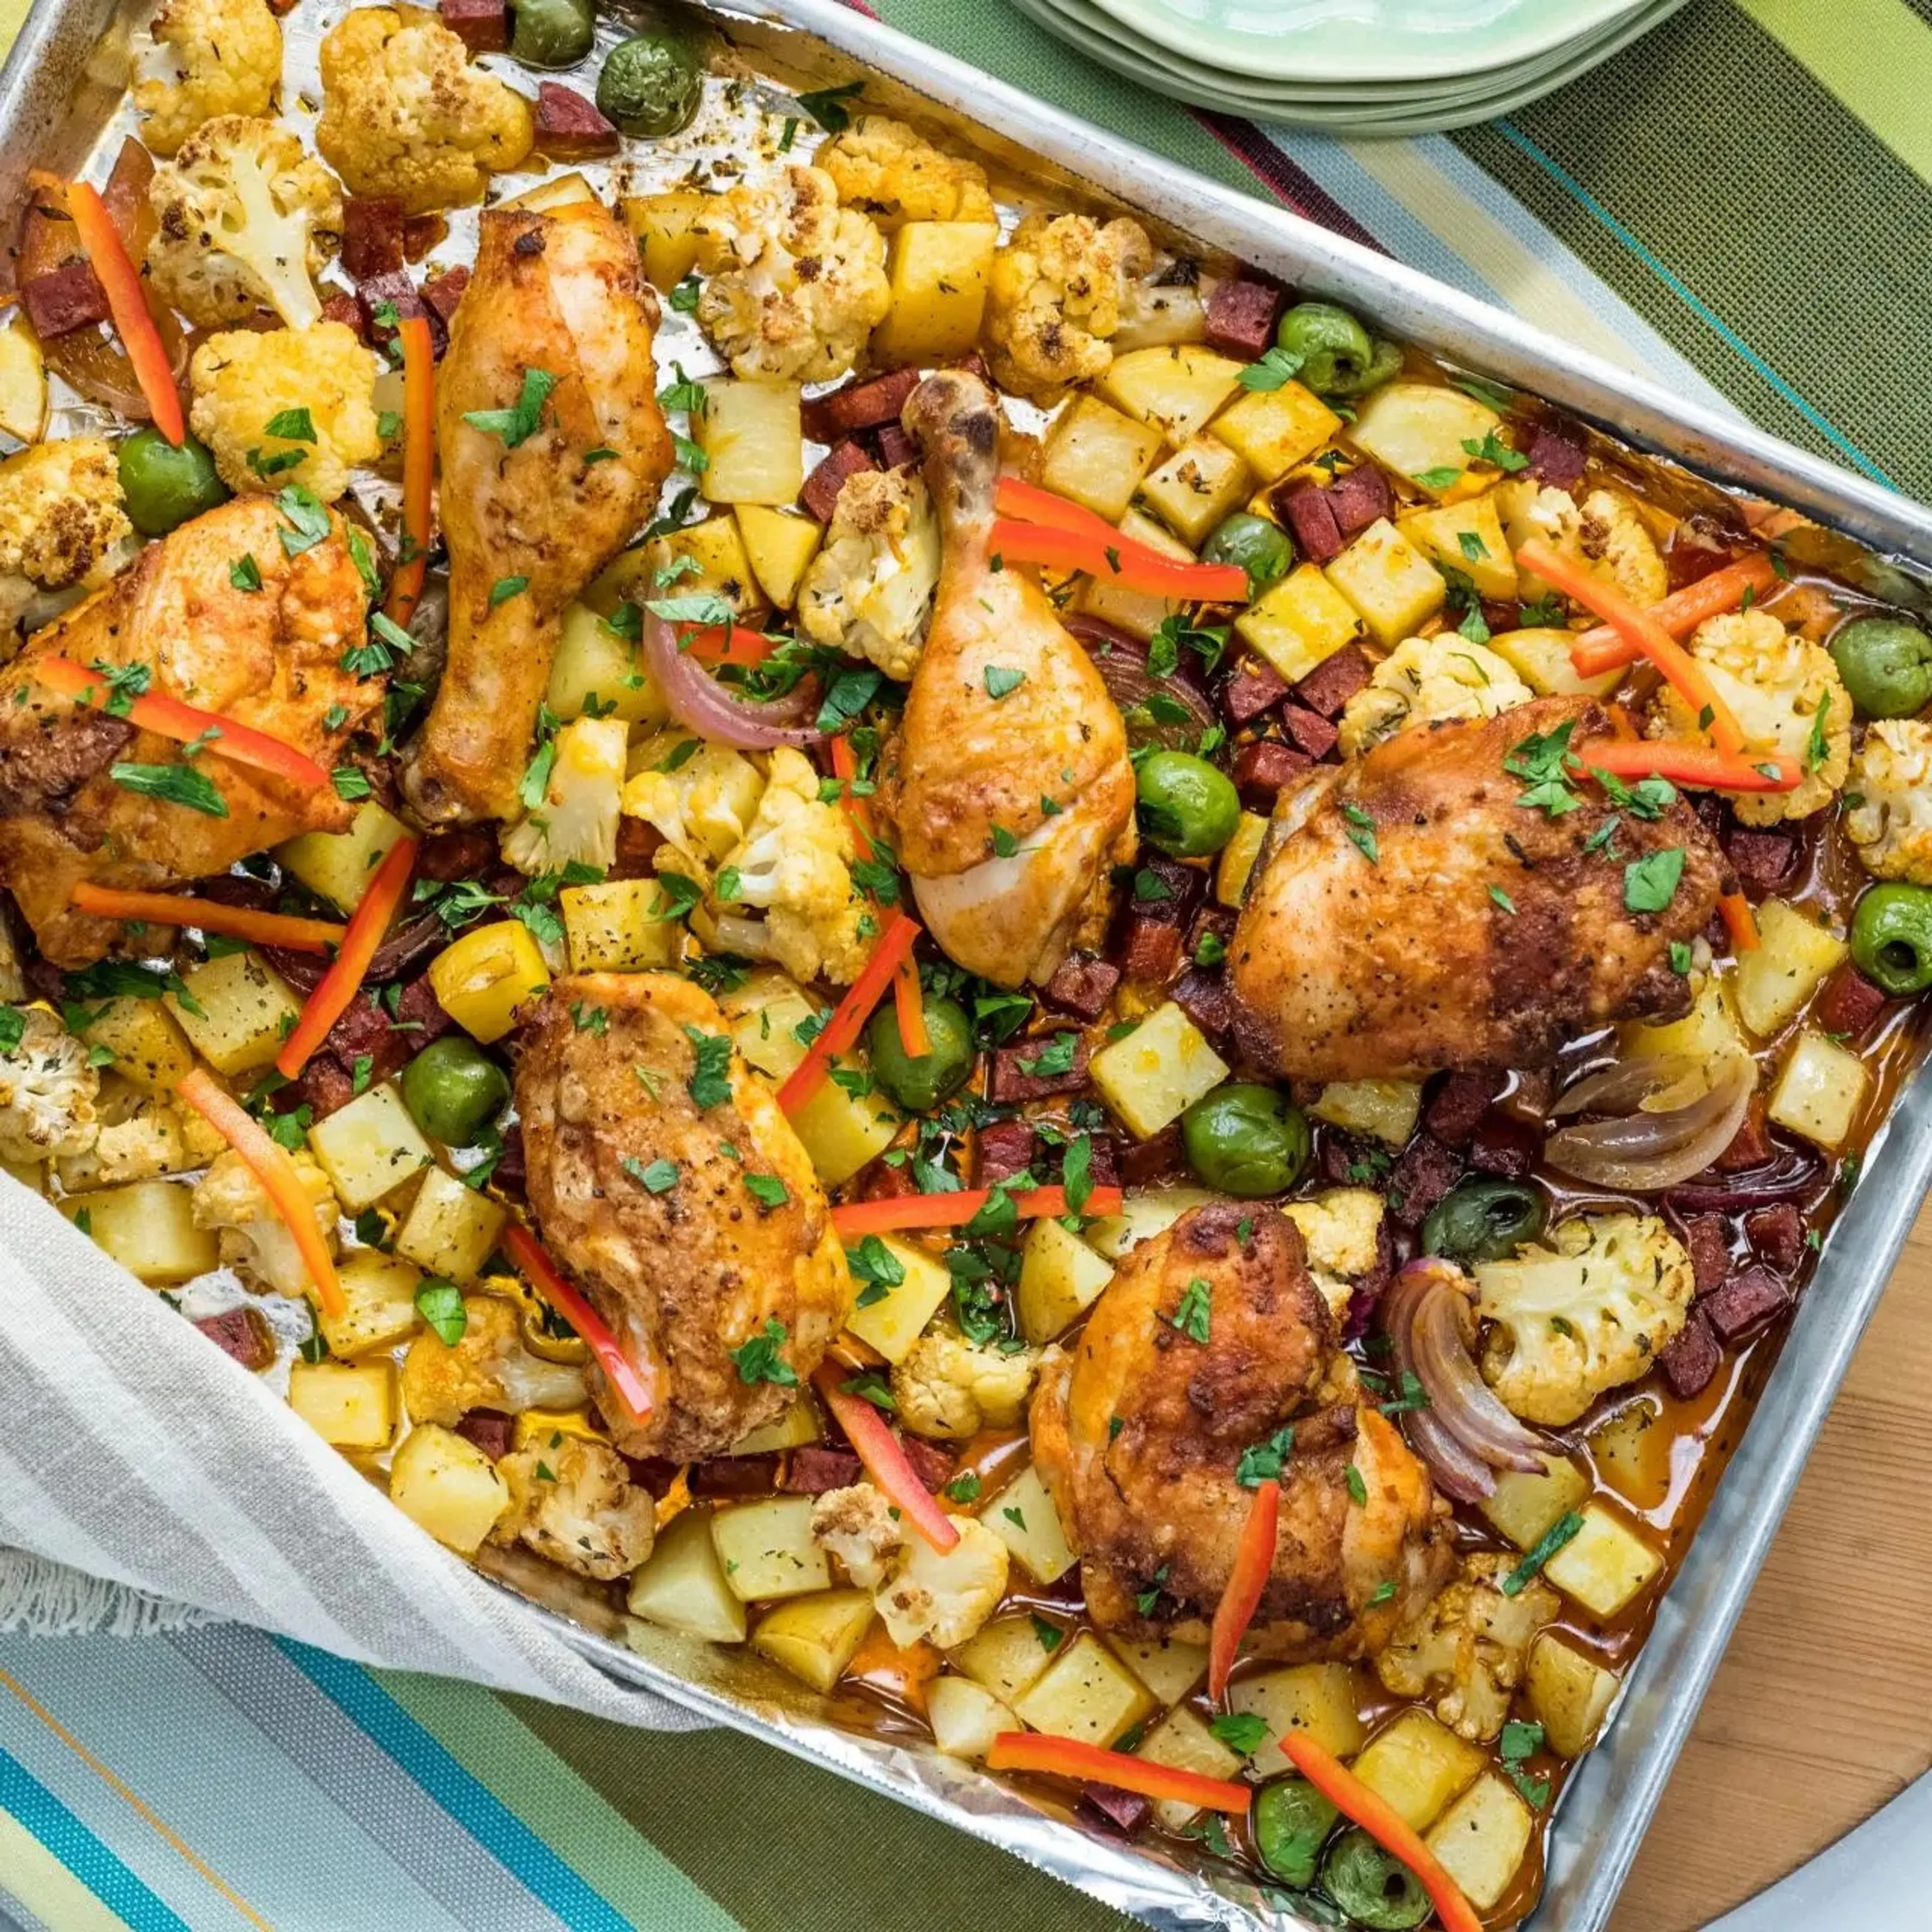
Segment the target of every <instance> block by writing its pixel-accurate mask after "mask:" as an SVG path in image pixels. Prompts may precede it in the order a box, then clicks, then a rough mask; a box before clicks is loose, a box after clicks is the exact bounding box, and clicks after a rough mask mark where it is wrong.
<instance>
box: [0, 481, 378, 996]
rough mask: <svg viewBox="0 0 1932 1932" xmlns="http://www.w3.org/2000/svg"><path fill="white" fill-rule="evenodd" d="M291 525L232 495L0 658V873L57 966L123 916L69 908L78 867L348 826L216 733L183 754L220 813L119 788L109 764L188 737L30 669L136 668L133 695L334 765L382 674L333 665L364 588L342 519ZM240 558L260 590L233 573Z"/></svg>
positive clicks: (343, 809)
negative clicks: (66, 661) (58, 665)
mask: <svg viewBox="0 0 1932 1932" xmlns="http://www.w3.org/2000/svg"><path fill="white" fill-rule="evenodd" d="M284 537H287V538H289V540H290V543H300V542H302V541H303V539H302V535H299V533H298V532H296V530H295V529H293V526H291V525H290V523H289V521H288V520H287V518H286V517H284V515H283V514H282V512H281V510H279V509H278V508H277V507H276V505H275V500H274V499H272V498H271V497H268V496H238V497H236V499H234V501H233V502H229V503H224V504H223V505H221V506H220V508H218V509H214V510H210V511H208V513H207V514H205V515H204V516H200V517H196V518H195V519H194V520H193V521H192V522H191V523H184V524H182V525H181V527H180V528H179V529H176V530H175V531H174V532H172V534H171V535H168V536H166V537H164V538H162V540H161V541H160V542H158V543H152V544H148V546H147V547H146V548H145V549H144V550H142V552H141V553H140V554H139V556H137V557H136V559H135V560H134V561H133V563H131V564H130V565H129V566H128V567H127V569H125V570H124V571H122V572H121V574H120V575H119V576H118V577H115V580H113V582H112V583H109V584H107V585H105V586H103V587H102V588H101V589H100V590H98V591H97V592H95V594H94V595H92V596H91V597H90V598H88V599H87V600H86V602H85V603H83V604H77V605H76V606H75V607H74V609H73V610H70V611H69V612H68V613H67V614H66V615H65V616H63V617H61V618H59V619H57V620H56V621H55V622H53V623H52V624H49V625H48V626H47V627H46V628H45V629H44V630H43V631H40V632H38V633H37V634H36V635H35V636H34V637H33V638H32V639H31V640H30V641H29V642H28V644H27V645H26V648H25V649H23V651H22V652H21V653H20V655H19V656H18V657H17V658H14V659H13V661H12V662H11V663H10V664H8V665H7V667H6V669H5V672H4V673H0V884H4V885H5V886H7V888H8V889H10V891H11V892H13V896H14V898H15V899H16V900H17V901H18V903H19V904H20V910H21V911H22V912H23V913H25V914H26V918H27V920H28V924H30V925H31V926H32V927H33V929H34V935H35V936H36V937H37V938H38V940H39V941H40V950H41V951H42V952H43V953H44V954H45V955H46V957H47V958H48V959H50V960H52V962H54V964H55V965H57V966H83V965H86V964H87V963H88V962H89V961H90V960H95V959H99V958H100V957H101V955H102V954H103V953H105V952H106V951H107V950H108V948H109V947H110V946H111V945H112V944H113V943H114V942H115V940H116V939H118V938H120V937H121V935H122V932H123V931H124V929H123V928H122V927H121V925H120V924H119V923H118V922H116V921H114V920H112V919H97V918H92V917H90V916H88V915H86V914H84V913H77V912H74V911H72V910H69V908H68V897H69V895H70V894H71V892H73V889H74V886H75V885H76V884H77V883H79V882H80V881H81V880H91V881H92V883H95V884H97V885H103V886H119V887H121V888H123V889H130V890H142V891H151V890H154V889H158V888H160V887H164V886H173V885H178V884H180V883H181V882H182V881H184V880H189V879H199V878H205V877H208V875H209V874H212V873H217V872H225V871H226V870H227V869H228V868H229V866H230V865H233V863H234V862H235V861H236V859H239V858H241V857H242V856H245V854H246V853H251V852H259V851H260V850H262V849H263V847H265V846H269V845H273V844H278V843H279V842H280V841H281V840H283V839H284V838H293V837H295V835H296V834H297V833H298V832H340V831H342V830H344V829H346V828H347V826H348V823H349V821H350V817H351V816H352V814H353V807H352V806H350V805H347V804H345V803H344V802H343V800H342V799H340V798H339V797H338V796H337V795H336V793H335V790H334V788H333V787H330V786H326V785H325V786H323V787H321V788H320V789H319V790H308V789H305V788H304V787H301V786H299V785H296V784H292V783H290V781H288V780H287V779H285V778H278V777H275V776H274V775H272V774H271V773H269V772H264V771H261V770H258V769H257V768H256V767H255V766H252V765H245V764H239V763H236V761H235V760H233V759H232V758H226V757H223V756H222V753H221V743H220V739H215V740H214V742H211V744H209V745H208V746H207V747H206V748H205V749H204V750H202V751H199V753H198V754H196V756H195V757H194V758H193V760H191V763H192V765H193V769H194V770H195V771H196V772H198V773H199V775H201V776H202V777H203V778H207V779H208V780H210V781H211V782H212V783H213V784H214V787H215V790H217V792H219V793H220V802H221V804H222V806H223V812H222V814H220V815H219V816H217V815H215V814H213V813H211V812H209V811H201V810H197V809H196V808H193V807H192V806H190V805H182V804H177V803H175V802H172V800H170V799H166V798H162V797H157V796H152V795H151V794H148V793H143V792H139V791H135V790H130V789H129V788H128V787H127V785H125V784H122V783H121V782H120V781H118V780H117V779H116V778H115V777H114V776H113V768H114V767H115V766H118V765H144V766H172V765H178V764H180V763H182V762H183V757H184V754H183V752H182V748H181V745H179V744H178V742H175V740H174V739H170V738H164V737H161V736H158V735H157V733H154V732H151V731H145V730H139V729H137V728H136V727H135V725H134V724H133V723H132V722H131V721H130V720H129V719H128V718H124V717H118V718H117V717H115V716H113V715H111V712H110V710H109V709H107V707H106V706H102V705H100V704H89V705H83V704H80V703H77V702H76V701H75V700H74V699H72V698H68V697H56V696H55V694H54V693H53V692H52V691H49V690H47V689H46V688H44V687H43V685H40V684H38V683H37V682H36V681H35V677H34V667H35V666H36V665H37V664H38V663H39V662H40V661H41V660H42V659H43V658H49V657H65V658H72V659H74V661H76V662H77V663H79V664H84V665H86V666H88V667H90V668H92V667H95V666H97V665H99V666H105V667H110V668H112V669H114V670H120V669H121V667H133V666H140V667H143V668H144V669H145V672H146V678H145V685H142V680H141V679H140V677H139V673H131V672H130V681H129V683H128V685H127V688H128V690H129V692H130V694H134V692H135V691H136V687H137V686H139V687H140V688H145V690H146V691H148V692H150V693H153V694H158V695H161V696H166V697H175V698H179V699H181V700H183V701H184V702H185V703H189V704H193V705H196V706H199V707H200V708H202V709H204V710H207V711H217V712H220V713H222V715H223V716H225V717H229V718H233V719H234V720H235V721H236V722H237V723H238V724H247V725H250V726H252V727H254V729H255V730H258V731H265V732H266V733H269V736H272V737H275V738H278V739H281V741H282V742H283V743H284V744H286V745H290V746H292V747H293V748H294V749H295V750H296V751H301V752H303V753H305V754H306V755H307V756H308V757H311V758H313V759H314V760H315V761H316V762H317V763H318V764H320V765H321V766H323V768H324V769H329V768H330V767H332V766H333V765H334V764H335V762H336V760H337V758H338V756H339V754H340V753H341V748H342V745H343V744H344V742H345V741H346V739H347V737H348V736H349V734H350V733H351V732H352V731H353V730H355V728H356V726H357V725H358V724H360V723H361V722H362V720H363V718H364V717H365V715H367V714H368V712H371V711H372V710H375V709H379V708H380V706H381V703H382V700H383V680H382V679H380V678H371V679H360V678H358V677H356V676H354V675H353V673H350V671H347V670H344V668H343V664H342V658H343V654H344V652H346V651H347V650H349V649H351V648H352V647H353V646H355V645H357V644H359V643H362V640H363V636H364V631H363V622H364V616H365V606H366V604H367V601H368V600H367V595H366V593H365V590H364V588H363V583H362V573H361V572H360V571H359V570H358V569H357V568H356V560H355V559H354V557H353V556H352V555H351V554H350V548H349V544H348V541H347V536H346V534H345V526H344V524H343V523H342V522H341V520H340V519H339V518H338V517H335V516H331V517H329V527H328V530H327V532H326V534H325V535H321V536H320V537H319V538H316V539H315V540H314V541H309V542H308V543H307V544H305V547H302V548H301V549H299V550H297V552H296V554H295V555H293V556H290V554H289V551H288V548H287V546H286V545H285V544H284V542H283V541H282V539H283V538H284ZM251 557H252V558H253V559H254V564H255V569H256V572H257V574H259V576H260V589H243V588H242V586H241V585H240V584H239V583H236V580H234V578H233V577H231V575H230V574H229V573H230V571H232V570H233V569H235V568H237V567H238V566H239V565H240V564H241V563H242V561H243V560H244V559H247V558H251ZM149 937H150V938H151V937H152V935H149ZM149 950H152V948H151V946H150V947H149Z"/></svg>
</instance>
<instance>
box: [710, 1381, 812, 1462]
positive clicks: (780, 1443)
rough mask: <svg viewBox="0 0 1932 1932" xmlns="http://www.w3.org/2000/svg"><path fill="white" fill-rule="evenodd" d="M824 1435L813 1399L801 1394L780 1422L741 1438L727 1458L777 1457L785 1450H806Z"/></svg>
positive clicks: (766, 1425)
mask: <svg viewBox="0 0 1932 1932" xmlns="http://www.w3.org/2000/svg"><path fill="white" fill-rule="evenodd" d="M824 1433H825V1430H824V1427H823V1424H821V1423H820V1421H819V1419H818V1412H817V1409H814V1407H813V1406H812V1403H811V1397H809V1396H808V1395H803V1394H801V1395H800V1396H799V1397H798V1399H797V1400H796V1401H795V1402H793V1404H792V1405H791V1406H790V1408H789V1409H787V1410H786V1411H785V1412H784V1414H783V1415H781V1416H780V1417H779V1418H778V1420H777V1421H775V1422H767V1423H766V1424H764V1425H763V1427H761V1428H758V1429H754V1430H752V1431H751V1434H750V1435H748V1436H740V1437H739V1439H738V1440H737V1441H736V1442H734V1443H733V1444H732V1445H731V1446H730V1448H728V1449H727V1450H726V1451H724V1454H726V1455H727V1456H771V1455H775V1454H777V1452H778V1451H779V1450H781V1449H802V1448H804V1447H805V1445H806V1444H807V1443H808V1442H819V1441H820V1440H821V1439H823V1436H824Z"/></svg>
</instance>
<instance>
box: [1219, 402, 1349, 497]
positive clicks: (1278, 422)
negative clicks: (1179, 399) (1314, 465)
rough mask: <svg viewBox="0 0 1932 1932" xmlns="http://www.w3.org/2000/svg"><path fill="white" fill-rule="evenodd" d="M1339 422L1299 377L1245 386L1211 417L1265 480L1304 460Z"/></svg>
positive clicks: (1226, 439)
mask: <svg viewBox="0 0 1932 1932" xmlns="http://www.w3.org/2000/svg"><path fill="white" fill-rule="evenodd" d="M1341 426H1342V419H1341V418H1340V416H1337V414H1336V413H1335V412H1334V410H1331V408H1330V407H1328V404H1326V403H1325V402H1324V401H1322V398H1320V397H1319V396H1318V395H1316V393H1315V392H1314V391H1313V390H1312V389H1306V388H1304V386H1302V385H1301V383H1283V385H1282V386H1281V387H1280V389H1249V390H1247V391H1245V392H1244V393H1243V394H1242V395H1241V398H1239V399H1238V401H1235V402H1234V403H1232V404H1230V405H1229V407H1227V408H1226V409H1225V410H1223V411H1222V412H1221V413H1220V415H1219V416H1217V417H1216V418H1215V419H1214V423H1213V425H1211V431H1212V434H1214V435H1216V436H1217V437H1220V439H1221V440H1222V441H1223V443H1226V445H1227V446H1228V447H1229V449H1232V450H1233V451H1234V452H1235V454H1236V455H1238V456H1240V457H1241V458H1243V459H1244V460H1245V461H1246V462H1247V466H1248V467H1249V468H1250V469H1252V470H1253V472H1255V474H1256V475H1257V476H1258V477H1259V478H1261V480H1262V481H1263V482H1264V483H1272V482H1273V481H1274V480H1275V478H1277V477H1278V476H1283V475H1286V474H1287V473H1288V472H1289V470H1291V469H1293V468H1294V467H1295V465H1296V464H1297V463H1305V462H1307V460H1308V459H1309V458H1310V457H1311V456H1313V455H1314V454H1315V452H1316V451H1317V450H1318V449H1320V448H1321V447H1322V445H1323V444H1324V443H1326V442H1327V441H1328V439H1329V438H1330V437H1332V436H1333V435H1334V434H1335V432H1336V431H1337V430H1338V429H1340V428H1341Z"/></svg>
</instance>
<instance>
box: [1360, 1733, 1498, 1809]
mask: <svg viewBox="0 0 1932 1932" xmlns="http://www.w3.org/2000/svg"><path fill="white" fill-rule="evenodd" d="M1483 1763H1484V1760H1483V1754H1482V1752H1481V1751H1480V1750H1478V1748H1477V1747H1476V1746H1475V1745H1472V1744H1470V1743H1469V1742H1466V1740H1465V1739H1462V1738H1459V1737H1458V1736H1457V1735H1456V1733H1454V1731H1452V1730H1449V1729H1448V1727H1446V1726H1445V1725H1442V1724H1438V1723H1437V1722H1436V1720H1435V1719H1434V1718H1432V1717H1430V1716H1429V1715H1427V1713H1426V1712H1421V1711H1404V1712H1402V1713H1401V1715H1400V1716H1398V1717H1397V1718H1396V1719H1395V1720H1394V1722H1393V1723H1391V1724H1385V1726H1384V1727H1382V1730H1379V1731H1378V1732H1377V1733H1376V1735H1375V1736H1373V1738H1372V1739H1370V1741H1369V1744H1368V1747H1367V1749H1366V1750H1365V1751H1363V1753H1362V1754H1361V1756H1360V1757H1358V1758H1357V1759H1356V1760H1355V1763H1354V1764H1353V1765H1352V1766H1351V1767H1350V1769H1352V1771H1353V1772H1355V1775H1356V1776H1357V1777H1358V1778H1360V1779H1361V1781H1362V1782H1363V1783H1364V1784H1366V1785H1367V1787H1369V1789H1370V1790H1371V1791H1373V1792H1374V1793H1376V1795H1377V1796H1379V1797H1380V1798H1382V1799H1384V1800H1385V1801H1386V1802H1388V1804H1390V1805H1392V1806H1393V1807H1394V1808H1395V1811H1396V1812H1397V1814H1398V1815H1399V1816H1400V1817H1401V1818H1402V1820H1403V1823H1406V1825H1408V1826H1409V1827H1410V1829H1412V1830H1413V1831H1418V1832H1426V1831H1427V1830H1428V1829H1429V1828H1430V1826H1431V1825H1433V1824H1434V1823H1435V1822H1436V1820H1437V1819H1438V1818H1439V1817H1441V1816H1442V1814H1443V1813H1444V1812H1445V1811H1446V1810H1448V1808H1449V1806H1450V1805H1451V1804H1452V1803H1454V1801H1455V1800H1456V1799H1458V1798H1460V1796H1462V1795H1463V1793H1464V1792H1465V1791H1466V1790H1468V1789H1469V1787H1470V1786H1471V1785H1472V1784H1475V1781H1476V1780H1477V1778H1478V1777H1479V1776H1480V1775H1481V1773H1482V1769H1483Z"/></svg>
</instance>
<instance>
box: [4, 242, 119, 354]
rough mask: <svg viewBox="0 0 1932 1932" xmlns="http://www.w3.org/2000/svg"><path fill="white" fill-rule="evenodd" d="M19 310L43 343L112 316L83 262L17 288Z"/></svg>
mask: <svg viewBox="0 0 1932 1932" xmlns="http://www.w3.org/2000/svg"><path fill="white" fill-rule="evenodd" d="M20 308H21V310H22V311H23V313H24V314H25V315H26V318H27V321H28V324H29V326H31V328H32V329H33V332H34V335H36V336H37V338H39V339H40V341H43V342H51V341H52V340H53V339H54V338H55V336H57V335H72V334H73V332H74V331H75V330H76V329H90V328H92V326H94V324H95V323H98V322H105V321H106V320H107V318H108V317H109V315H110V314H112V313H113V311H111V310H110V308H108V306H107V290H105V289H104V288H103V287H101V278H100V277H99V276H98V275H95V272H94V271H93V270H92V269H91V268H89V266H88V265H87V264H86V263H85V262H69V263H68V264H67V265H66V266H65V267H64V268H58V269H49V270H48V271H47V272H46V274H45V275H35V276H34V278H32V279H31V281H27V282H23V284H21V286H20Z"/></svg>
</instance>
